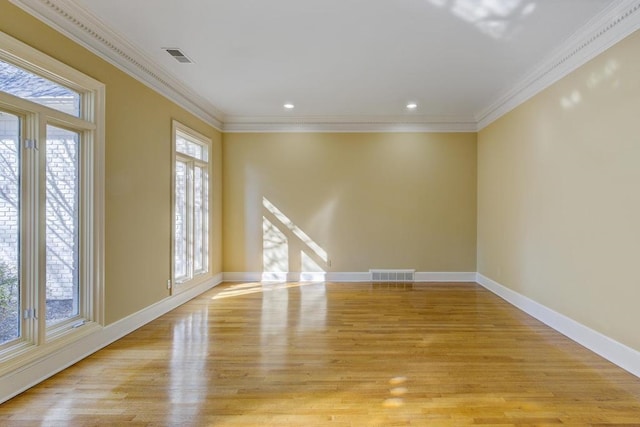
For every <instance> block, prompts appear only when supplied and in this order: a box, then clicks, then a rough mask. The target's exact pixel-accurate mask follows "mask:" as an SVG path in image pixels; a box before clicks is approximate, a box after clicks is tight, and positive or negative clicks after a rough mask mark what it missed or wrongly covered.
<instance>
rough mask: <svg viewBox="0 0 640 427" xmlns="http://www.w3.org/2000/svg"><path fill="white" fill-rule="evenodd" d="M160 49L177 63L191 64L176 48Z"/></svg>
mask: <svg viewBox="0 0 640 427" xmlns="http://www.w3.org/2000/svg"><path fill="white" fill-rule="evenodd" d="M162 49H164V50H166V51H167V53H168V54H169V55H171V56H173V57H174V58H175V59H176V61H178V62H181V63H183V64H191V63H192V62H193V61H192V60H190V59H189V58H188V57H187V55H185V54H184V53H182V51H181V50H180V49H178V48H177V47H163V48H162Z"/></svg>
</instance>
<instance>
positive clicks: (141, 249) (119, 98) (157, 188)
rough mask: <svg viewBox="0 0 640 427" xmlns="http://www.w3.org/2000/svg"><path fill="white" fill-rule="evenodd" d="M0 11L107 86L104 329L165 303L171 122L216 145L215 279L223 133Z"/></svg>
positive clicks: (36, 25)
mask: <svg viewBox="0 0 640 427" xmlns="http://www.w3.org/2000/svg"><path fill="white" fill-rule="evenodd" d="M0 9H1V10H2V13H0V31H3V32H5V33H7V34H9V35H11V36H12V37H14V38H16V39H18V40H20V41H22V42H24V43H26V44H29V45H31V46H33V47H34V48H36V49H38V50H40V51H42V52H44V53H46V54H48V55H49V56H52V57H54V58H56V59H58V60H60V61H62V62H64V63H66V64H67V65H70V66H71V67H73V68H76V69H78V70H80V71H82V72H84V73H85V74H88V75H89V76H91V77H93V78H95V79H97V80H99V81H101V82H103V83H105V84H106V93H107V97H106V99H107V101H106V144H105V146H106V162H105V169H106V197H105V204H106V212H105V216H106V226H105V233H106V255H105V263H106V270H105V279H106V280H105V288H106V304H105V312H106V321H107V323H111V322H114V321H116V320H118V319H122V318H123V317H125V316H127V315H129V314H132V313H134V312H136V311H138V310H141V309H143V308H144V307H146V306H149V305H151V304H153V303H155V302H157V301H159V300H161V299H163V298H165V297H167V296H168V290H167V289H166V282H167V279H168V278H169V277H170V271H169V268H170V256H169V251H170V246H171V245H170V230H171V215H170V208H171V204H170V193H171V181H170V179H171V120H172V119H176V120H179V121H181V122H182V123H184V124H186V125H188V126H191V127H193V128H194V129H195V130H197V131H199V132H200V133H202V134H204V135H207V136H209V137H211V138H212V139H213V141H214V150H213V151H214V161H215V164H214V174H213V175H214V179H215V182H214V188H215V194H216V197H215V199H214V200H213V203H212V206H213V210H214V212H213V218H212V220H213V224H214V227H215V230H214V231H215V241H214V247H213V251H212V252H213V253H212V260H211V262H212V265H213V270H214V272H220V271H221V267H222V262H221V259H222V256H221V253H222V247H221V239H220V233H219V230H220V229H221V218H222V216H221V197H220V179H219V178H220V175H221V163H220V155H221V152H220V150H221V135H220V133H219V132H217V131H216V130H215V129H213V128H212V127H211V126H209V125H207V124H205V123H204V122H202V121H201V120H198V119H197V118H195V117H194V116H193V115H192V114H189V113H188V112H186V111H185V110H184V109H182V108H180V107H178V106H177V105H176V104H174V103H172V102H170V101H168V100H167V99H166V98H164V97H162V96H161V95H159V94H157V93H156V92H154V91H152V90H151V89H149V88H147V87H146V86H144V85H143V84H141V83H139V82H137V81H136V80H134V79H133V78H131V77H129V76H128V75H126V74H124V73H123V72H121V71H119V70H118V69H117V68H115V67H113V66H112V65H110V64H108V63H107V62H105V61H103V60H101V59H99V58H98V57H96V56H95V55H93V54H91V53H90V52H88V51H87V50H86V49H84V48H82V47H81V46H79V45H77V44H75V43H73V42H71V41H70V40H68V39H67V38H65V37H64V36H62V35H61V34H60V33H58V32H56V31H54V30H52V29H51V28H49V27H47V26H45V25H43V24H42V23H41V22H40V21H37V20H36V19H34V18H32V17H31V16H29V15H27V14H25V13H23V12H22V11H21V10H19V9H18V8H16V7H15V6H13V5H12V4H10V3H9V2H8V1H6V0H0Z"/></svg>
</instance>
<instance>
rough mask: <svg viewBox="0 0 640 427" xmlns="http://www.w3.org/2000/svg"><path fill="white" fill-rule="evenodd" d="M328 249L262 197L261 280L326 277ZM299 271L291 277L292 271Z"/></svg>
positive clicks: (318, 279) (316, 278)
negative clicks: (298, 273)
mask: <svg viewBox="0 0 640 427" xmlns="http://www.w3.org/2000/svg"><path fill="white" fill-rule="evenodd" d="M328 267H329V258H328V255H327V251H325V250H324V249H323V248H322V247H320V245H318V244H317V243H316V242H315V241H314V240H313V239H311V237H309V236H308V235H307V234H306V233H305V232H304V231H302V230H301V229H300V227H298V226H297V225H296V224H294V223H293V221H291V219H289V217H288V216H286V215H285V214H284V213H283V212H282V211H281V210H280V209H278V208H277V207H276V206H275V205H274V204H273V203H271V201H269V199H267V198H266V197H263V198H262V271H263V273H262V280H264V281H286V280H301V281H324V280H325V275H326V271H327V269H328ZM298 271H299V272H300V277H291V276H290V275H289V274H288V273H289V272H298Z"/></svg>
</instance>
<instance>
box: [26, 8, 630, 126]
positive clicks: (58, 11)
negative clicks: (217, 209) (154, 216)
mask: <svg viewBox="0 0 640 427" xmlns="http://www.w3.org/2000/svg"><path fill="white" fill-rule="evenodd" d="M14 3H17V4H18V5H19V6H21V7H23V8H25V9H27V10H28V11H30V12H31V13H33V14H34V15H36V16H38V17H40V18H41V19H43V20H45V21H46V22H49V23H53V24H54V25H55V26H56V27H58V28H59V29H61V30H63V31H64V32H65V33H67V34H69V35H71V36H72V37H73V38H75V39H76V40H79V41H81V42H82V43H83V44H85V45H86V46H88V47H90V48H91V49H92V50H94V51H96V52H97V53H99V54H101V55H102V56H103V57H107V59H109V60H110V61H111V62H115V63H117V65H118V66H120V67H121V68H123V69H125V70H127V71H129V72H130V73H131V74H134V75H136V76H137V77H138V78H140V79H141V80H143V81H145V82H146V83H147V84H149V85H150V86H152V87H154V88H156V89H158V90H160V91H161V92H164V93H165V94H168V96H170V97H171V98H173V99H175V100H176V101H177V102H178V103H180V104H181V105H183V106H186V107H187V108H189V109H190V110H191V111H193V112H195V113H196V114H198V115H199V116H200V117H203V118H205V119H206V120H208V121H209V122H211V123H212V124H214V125H215V126H217V127H219V128H220V129H224V130H229V131H243V130H244V131H246V130H262V131H264V130H287V129H302V128H304V127H305V126H306V128H309V129H316V130H360V129H362V130H363V129H370V130H411V129H424V130H468V131H473V130H477V129H478V128H480V127H482V126H483V125H486V124H487V123H488V122H490V121H492V120H493V119H495V118H496V117H499V116H500V115H501V114H504V112H506V111H508V110H509V109H510V108H513V106H515V105H517V103H519V102H521V101H522V100H524V99H526V98H527V97H530V96H531V95H533V93H535V92H536V91H539V90H540V89H542V88H544V87H546V86H548V85H549V84H550V83H552V82H553V81H554V80H557V78H559V77H561V76H562V75H564V74H566V73H567V72H569V71H571V69H573V68H575V67H576V66H577V65H580V64H579V63H580V62H582V63H583V62H584V61H586V60H587V59H589V58H590V57H593V55H594V54H596V53H598V52H599V51H601V50H603V49H604V48H606V47H608V45H610V44H611V43H612V42H611V40H612V37H613V36H611V33H613V31H610V30H611V29H612V28H614V27H619V28H622V27H624V28H623V30H624V31H623V34H622V35H618V36H617V37H618V39H619V38H621V37H622V36H624V35H626V34H628V33H629V32H631V31H633V30H635V29H636V28H638V25H637V23H638V21H639V19H638V16H636V15H640V12H638V8H640V5H639V4H638V3H639V2H638V1H631V0H305V1H302V0H270V1H265V0H183V1H180V2H178V1H174V0H135V1H132V0H109V1H104V0H59V1H55V2H52V1H51V0H14ZM53 3H55V4H56V5H57V6H56V7H52V6H51V5H52V4H53ZM636 12H637V13H636ZM625 14H626V15H625ZM69 17H71V18H69ZM621 17H622V18H621ZM612 22H613V23H614V24H613V25H612ZM619 23H624V24H625V25H618V24H619ZM83 26H85V27H86V28H88V29H89V30H87V29H83ZM603 35H606V36H607V37H603ZM614 41H615V40H614ZM163 48H179V49H180V50H181V51H182V52H183V53H184V54H185V55H186V56H187V57H188V58H189V59H190V60H192V61H193V63H188V64H184V63H180V62H178V61H176V60H175V59H174V58H173V57H172V56H171V55H169V54H168V53H167V52H166V51H165V50H163ZM285 103H292V104H294V105H295V108H293V109H286V108H284V107H283V105H284V104H285ZM408 103H416V104H417V108H415V109H413V110H410V109H408V108H407V104H408Z"/></svg>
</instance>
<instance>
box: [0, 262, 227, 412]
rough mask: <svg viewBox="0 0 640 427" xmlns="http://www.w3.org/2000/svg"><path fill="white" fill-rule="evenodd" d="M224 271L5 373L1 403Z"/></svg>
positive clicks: (0, 383) (141, 323)
mask: <svg viewBox="0 0 640 427" xmlns="http://www.w3.org/2000/svg"><path fill="white" fill-rule="evenodd" d="M222 277H223V275H222V273H220V274H216V275H215V276H213V277H212V278H211V279H210V280H207V281H206V282H203V283H201V284H199V285H197V286H194V287H193V288H190V289H188V290H186V291H184V292H182V293H179V294H177V295H174V296H171V297H167V298H165V299H163V300H161V301H158V302H157V303H155V304H153V305H150V306H149V307H146V308H144V309H142V310H140V311H138V312H137V313H134V314H132V315H130V316H127V317H125V318H124V319H121V320H118V321H117V322H115V323H112V324H110V325H108V326H105V327H104V328H101V329H100V330H99V331H97V332H96V333H93V334H91V335H87V336H85V337H82V338H80V339H78V340H77V341H75V342H73V343H72V344H70V345H68V346H66V347H64V348H62V349H60V350H58V351H55V352H53V353H50V354H47V355H46V356H45V357H42V358H40V359H38V360H36V361H34V362H33V363H30V364H28V365H25V366H22V367H20V368H18V369H16V370H15V371H11V372H9V373H7V374H6V375H3V376H2V377H1V381H0V403H2V402H5V401H7V400H9V399H11V398H12V397H14V396H16V395H18V394H20V393H22V392H23V391H25V390H27V389H28V388H31V387H33V386H34V385H36V384H38V383H40V382H42V381H44V380H46V379H47V378H49V377H51V376H53V375H55V374H57V373H58V372H60V371H62V370H64V369H66V368H68V367H69V366H71V365H73V364H74V363H76V362H78V361H80V360H82V359H84V358H85V357H87V356H89V355H91V354H93V353H95V352H96V351H98V350H100V349H101V348H103V347H106V346H107V345H109V344H111V343H112V342H114V341H116V340H118V339H120V338H122V337H124V336H125V335H127V334H129V333H131V332H133V331H135V330H136V329H138V328H139V327H141V326H144V325H145V324H147V323H149V322H151V321H152V320H154V319H156V318H158V317H160V316H162V315H163V314H165V313H167V312H169V311H171V310H173V309H175V308H176V307H178V306H180V305H182V304H184V303H185V302H187V301H189V300H190V299H192V298H195V297H196V296H198V295H200V294H201V293H203V292H205V291H207V290H209V289H211V288H213V287H214V286H216V285H218V284H220V283H222Z"/></svg>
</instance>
